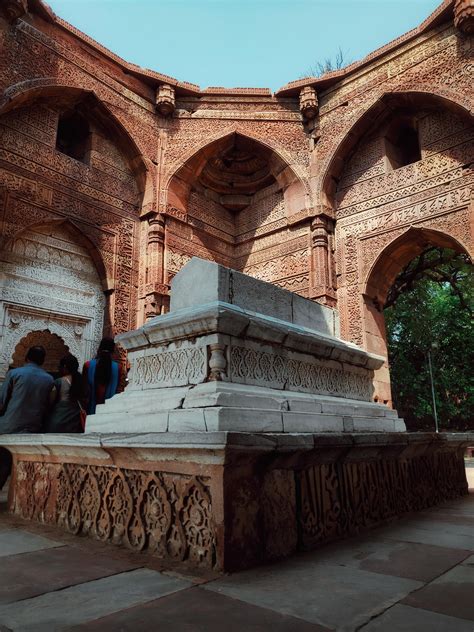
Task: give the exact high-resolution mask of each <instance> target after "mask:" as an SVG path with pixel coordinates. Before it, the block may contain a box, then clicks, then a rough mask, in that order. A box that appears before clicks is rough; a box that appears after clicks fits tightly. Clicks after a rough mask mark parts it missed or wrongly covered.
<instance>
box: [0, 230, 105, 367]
mask: <svg viewBox="0 0 474 632" xmlns="http://www.w3.org/2000/svg"><path fill="white" fill-rule="evenodd" d="M82 241H83V240H81V239H80V236H79V235H78V234H77V232H76V231H75V229H74V227H73V226H72V225H71V224H69V223H68V222H58V223H50V224H44V225H41V226H36V227H32V228H30V229H28V230H25V231H23V232H22V233H20V234H19V235H17V236H16V237H15V238H14V239H13V240H11V241H10V242H8V243H7V244H6V246H5V247H4V248H3V250H2V251H0V262H1V276H0V292H1V294H0V296H1V300H0V324H1V325H2V328H1V330H0V343H1V344H0V379H2V378H3V377H4V376H5V373H6V371H7V370H8V367H9V366H10V365H11V364H12V362H13V361H14V362H18V361H19V359H18V357H15V360H13V358H14V353H15V349H16V348H17V345H18V344H19V343H20V341H22V340H25V339H27V338H26V337H27V336H28V335H30V336H31V334H32V332H37V333H36V334H35V336H36V337H38V336H39V335H40V334H41V335H43V336H46V337H47V338H48V342H49V343H51V344H52V348H53V349H56V350H58V352H59V347H58V345H57V344H56V343H53V340H54V341H57V339H61V340H62V341H63V344H64V348H67V349H68V350H69V351H70V352H71V353H72V354H74V355H75V356H76V357H77V358H78V360H79V362H80V363H81V362H84V361H85V360H86V359H87V358H88V357H90V356H91V355H92V354H93V352H94V351H95V349H96V347H97V345H98V343H99V341H100V338H101V336H102V330H103V321H104V307H105V296H104V293H103V290H102V286H101V282H100V279H99V276H98V274H97V271H96V268H95V265H94V262H93V260H92V257H91V255H90V253H89V251H88V249H87V248H86V247H85V244H84V245H83V243H82ZM38 332H39V333H38ZM50 336H55V338H54V339H52V338H50ZM44 346H45V347H47V345H46V344H45V345H44ZM47 349H48V347H47ZM61 350H63V347H61ZM55 369H56V367H54V370H55Z"/></svg>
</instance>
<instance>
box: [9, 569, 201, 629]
mask: <svg viewBox="0 0 474 632" xmlns="http://www.w3.org/2000/svg"><path fill="white" fill-rule="evenodd" d="M189 585H190V583H189V582H186V581H184V580H181V579H177V578H175V577H169V576H167V575H164V574H162V573H158V572H157V571H153V570H150V569H147V568H141V569H138V570H134V571H130V572H129V573H119V574H117V575H113V576H112V577H106V578H103V579H98V580H94V581H90V582H86V583H83V584H78V585H77V586H72V587H70V588H66V589H64V590H58V591H54V592H48V593H46V594H44V595H40V596H39V597H35V598H33V599H25V600H23V601H20V602H17V603H13V604H8V605H5V606H0V621H1V623H2V625H4V626H6V627H7V628H10V629H11V630H18V631H20V632H53V631H55V630H64V629H66V628H68V627H71V626H73V625H77V624H79V623H83V622H85V621H90V620H94V619H98V618H100V617H104V616H105V615H108V614H110V613H111V612H117V611H118V610H122V609H124V608H129V607H130V606H135V605H137V604H140V603H146V602H148V601H151V600H153V599H157V598H159V597H163V596H164V595H169V594H170V593H172V592H176V591H177V590H183V589H184V588H187V587H188V586H189Z"/></svg>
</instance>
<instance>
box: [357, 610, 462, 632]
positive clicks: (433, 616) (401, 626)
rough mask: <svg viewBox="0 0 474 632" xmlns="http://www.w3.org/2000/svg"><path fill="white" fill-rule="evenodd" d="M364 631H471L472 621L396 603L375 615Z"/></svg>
mask: <svg viewBox="0 0 474 632" xmlns="http://www.w3.org/2000/svg"><path fill="white" fill-rule="evenodd" d="M362 630H364V632H472V631H473V630H474V626H473V623H472V621H468V620H466V619H459V618H457V617H448V616H446V615H444V614H439V613H437V612H429V611H428V610H420V609H419V608H411V607H410V606H404V605H400V604H397V605H396V606H393V608H390V610H387V611H386V612H384V613H383V614H382V615H381V616H380V617H377V618H376V619H374V620H373V621H371V622H370V623H368V624H367V625H365V626H364V627H363V628H362Z"/></svg>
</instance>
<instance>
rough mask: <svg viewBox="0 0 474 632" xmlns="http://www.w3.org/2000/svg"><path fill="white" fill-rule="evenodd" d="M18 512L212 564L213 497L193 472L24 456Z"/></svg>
mask: <svg viewBox="0 0 474 632" xmlns="http://www.w3.org/2000/svg"><path fill="white" fill-rule="evenodd" d="M17 477H18V481H23V484H22V485H21V486H20V487H21V489H20V487H19V488H18V491H17V494H16V496H15V506H14V512H15V513H16V514H17V515H19V516H21V517H23V518H27V519H28V520H37V521H40V522H44V523H47V524H57V525H58V526H61V527H63V528H65V529H67V530H68V531H70V532H71V533H74V534H79V533H83V534H85V535H89V536H91V537H93V538H96V539H98V540H102V541H104V542H112V543H114V544H121V545H125V546H127V547H128V548H131V549H133V550H135V551H143V550H146V551H149V552H150V553H152V554H153V555H156V556H157V557H160V558H162V559H169V560H176V561H180V562H184V561H189V562H191V563H192V564H193V565H195V566H204V567H207V568H212V567H213V566H214V564H215V561H216V551H215V548H216V536H215V532H214V525H213V517H212V503H211V497H210V493H209V488H208V486H207V481H206V479H201V478H199V477H196V476H186V475H184V474H183V475H181V474H180V475H177V474H172V475H171V474H168V473H166V472H148V471H140V470H129V469H119V468H114V467H104V466H94V465H74V464H62V465H61V464H52V463H48V464H46V463H34V462H29V461H20V462H19V463H18V466H17Z"/></svg>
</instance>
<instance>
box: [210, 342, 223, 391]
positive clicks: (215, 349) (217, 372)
mask: <svg viewBox="0 0 474 632" xmlns="http://www.w3.org/2000/svg"><path fill="white" fill-rule="evenodd" d="M209 351H210V353H211V355H210V358H209V369H210V371H209V381H210V382H221V381H222V380H223V379H225V377H226V367H227V360H226V357H225V346H224V345H221V344H218V343H216V344H212V345H209Z"/></svg>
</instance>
